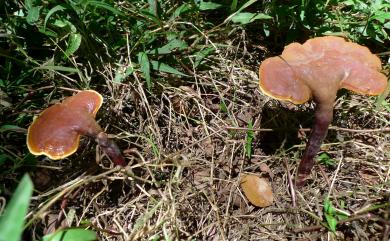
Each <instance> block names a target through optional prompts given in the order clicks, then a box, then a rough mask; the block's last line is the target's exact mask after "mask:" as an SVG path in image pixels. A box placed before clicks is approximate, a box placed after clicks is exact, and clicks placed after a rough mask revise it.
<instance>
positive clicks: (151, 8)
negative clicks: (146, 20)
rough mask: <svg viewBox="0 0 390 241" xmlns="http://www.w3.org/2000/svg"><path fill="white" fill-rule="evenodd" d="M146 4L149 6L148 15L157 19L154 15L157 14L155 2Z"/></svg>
mask: <svg viewBox="0 0 390 241" xmlns="http://www.w3.org/2000/svg"><path fill="white" fill-rule="evenodd" d="M148 4H149V13H150V14H153V15H154V16H156V17H157V14H156V13H157V7H158V6H157V5H158V2H157V1H155V0H148Z"/></svg>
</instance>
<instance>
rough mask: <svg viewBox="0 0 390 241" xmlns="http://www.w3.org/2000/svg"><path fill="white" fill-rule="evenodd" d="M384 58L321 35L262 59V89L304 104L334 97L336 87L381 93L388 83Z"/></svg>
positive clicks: (282, 98)
mask: <svg viewBox="0 0 390 241" xmlns="http://www.w3.org/2000/svg"><path fill="white" fill-rule="evenodd" d="M380 70H381V62H380V60H379V58H378V57H377V56H375V55H374V54H372V53H371V52H370V50H369V49H368V48H366V47H363V46H360V45H358V44H355V43H350V42H346V41H345V40H344V39H343V38H340V37H333V36H327V37H318V38H314V39H311V40H308V41H306V42H305V43H304V44H302V45H301V44H298V43H292V44H290V45H288V46H286V48H285V49H284V51H283V53H282V55H281V56H278V57H272V58H269V59H266V60H265V61H263V63H262V64H261V66H260V70H259V75H260V89H261V90H262V91H263V92H264V93H265V94H267V95H269V96H271V97H273V98H276V99H280V100H288V101H291V102H293V103H295V104H301V103H304V102H306V101H308V100H309V99H310V98H311V97H314V98H315V99H316V100H317V101H319V102H324V101H332V102H333V100H334V98H335V97H336V93H337V90H338V89H340V88H346V89H348V90H351V91H354V92H356V93H359V94H367V95H378V94H381V93H382V92H383V91H384V90H385V88H386V85H387V78H386V76H385V75H384V74H382V73H380V72H379V71H380Z"/></svg>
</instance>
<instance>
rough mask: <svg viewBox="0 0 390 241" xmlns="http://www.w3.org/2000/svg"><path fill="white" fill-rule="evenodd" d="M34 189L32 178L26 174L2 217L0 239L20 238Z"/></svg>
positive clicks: (13, 240) (0, 219) (3, 240)
mask: <svg viewBox="0 0 390 241" xmlns="http://www.w3.org/2000/svg"><path fill="white" fill-rule="evenodd" d="M32 191H33V184H32V182H31V179H30V177H29V176H28V175H27V174H25V175H24V176H23V178H22V180H21V181H20V183H19V185H18V187H17V188H16V190H15V192H14V194H13V195H12V198H11V201H10V202H9V203H8V205H7V207H6V209H5V212H4V215H3V216H1V217H0V241H19V240H20V238H21V235H22V232H23V225H24V217H25V216H26V213H27V210H28V206H29V204H30V198H31V194H32Z"/></svg>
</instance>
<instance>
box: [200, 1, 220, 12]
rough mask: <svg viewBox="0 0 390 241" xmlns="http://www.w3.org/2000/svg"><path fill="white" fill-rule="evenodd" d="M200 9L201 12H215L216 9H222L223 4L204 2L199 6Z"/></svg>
mask: <svg viewBox="0 0 390 241" xmlns="http://www.w3.org/2000/svg"><path fill="white" fill-rule="evenodd" d="M198 7H199V9H200V10H201V11H204V10H214V9H218V8H220V7H222V4H219V3H214V2H204V1H201V2H200V3H199V5H198Z"/></svg>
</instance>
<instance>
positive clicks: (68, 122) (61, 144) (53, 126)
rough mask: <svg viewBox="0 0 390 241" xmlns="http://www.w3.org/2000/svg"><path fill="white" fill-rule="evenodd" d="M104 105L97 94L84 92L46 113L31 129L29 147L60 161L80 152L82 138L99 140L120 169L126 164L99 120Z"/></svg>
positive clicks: (42, 114)
mask: <svg viewBox="0 0 390 241" xmlns="http://www.w3.org/2000/svg"><path fill="white" fill-rule="evenodd" d="M102 103H103V97H102V96H101V95H100V94H99V93H97V92H96V91H93V90H84V91H80V92H79V93H77V94H76V95H74V96H71V97H68V98H66V99H65V100H64V101H63V102H62V103H59V104H55V105H52V106H50V107H49V108H47V109H46V110H44V111H43V112H42V113H41V114H40V115H39V116H38V117H37V118H36V119H35V120H34V121H33V123H32V124H31V125H30V127H29V128H28V132H27V147H28V149H29V150H30V152H31V153H32V154H34V155H46V156H48V157H49V158H50V159H53V160H58V159H62V158H65V157H67V156H70V155H72V154H73V153H74V152H76V150H77V148H78V146H79V142H80V136H81V135H85V136H89V137H93V138H95V140H96V141H97V143H98V144H99V145H100V147H101V148H102V149H103V150H104V152H105V153H106V154H107V155H108V156H109V157H110V158H111V160H112V161H113V162H114V163H115V164H116V165H120V166H125V165H126V163H125V161H124V158H123V156H122V154H121V152H120V150H119V148H118V146H117V145H116V144H115V142H113V141H112V140H110V139H108V136H107V134H106V133H104V132H103V130H102V129H101V127H100V126H99V124H98V123H97V122H96V121H95V116H96V113H97V111H98V110H99V108H100V107H101V105H102Z"/></svg>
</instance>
